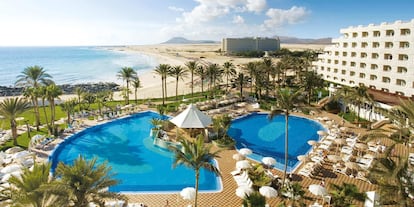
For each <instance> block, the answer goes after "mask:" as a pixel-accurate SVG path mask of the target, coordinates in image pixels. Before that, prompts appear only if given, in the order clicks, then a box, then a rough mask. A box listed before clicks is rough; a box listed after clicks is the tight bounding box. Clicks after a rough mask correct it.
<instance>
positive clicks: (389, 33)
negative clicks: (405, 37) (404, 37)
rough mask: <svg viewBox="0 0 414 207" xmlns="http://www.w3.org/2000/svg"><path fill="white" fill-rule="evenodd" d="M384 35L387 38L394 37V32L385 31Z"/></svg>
mask: <svg viewBox="0 0 414 207" xmlns="http://www.w3.org/2000/svg"><path fill="white" fill-rule="evenodd" d="M385 35H386V36H388V37H392V36H394V30H392V29H389V30H387V31H385Z"/></svg>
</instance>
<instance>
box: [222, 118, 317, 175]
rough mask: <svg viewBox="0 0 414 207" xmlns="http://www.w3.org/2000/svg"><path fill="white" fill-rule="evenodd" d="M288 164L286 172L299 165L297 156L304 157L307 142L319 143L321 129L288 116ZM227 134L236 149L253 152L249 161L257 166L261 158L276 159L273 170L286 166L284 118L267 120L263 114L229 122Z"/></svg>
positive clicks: (307, 149)
mask: <svg viewBox="0 0 414 207" xmlns="http://www.w3.org/2000/svg"><path fill="white" fill-rule="evenodd" d="M288 126H289V129H288V130H289V161H288V171H289V172H290V171H292V170H293V169H294V168H295V167H296V166H297V165H298V164H299V161H298V160H297V158H296V157H297V156H298V155H303V154H306V153H307V152H308V151H309V150H310V148H311V146H310V145H309V144H308V143H307V141H308V140H318V139H319V136H318V134H317V131H318V130H324V128H323V126H322V125H321V124H319V123H318V122H315V121H313V120H310V119H307V118H303V117H298V116H289V125H288ZM228 134H229V135H230V136H231V137H233V138H234V139H235V140H236V143H237V144H236V148H237V149H240V148H243V147H247V148H249V149H251V150H252V151H253V154H252V155H250V156H249V157H250V158H252V159H255V160H257V161H259V162H260V160H261V158H262V157H273V158H275V159H276V161H277V164H276V166H275V167H276V168H277V169H280V170H282V169H283V167H284V164H285V158H284V157H285V117H284V116H275V117H274V118H273V119H272V120H269V119H268V114H266V113H253V114H249V115H247V116H244V117H241V118H239V119H236V120H234V121H233V122H232V124H231V126H230V129H229V131H228Z"/></svg>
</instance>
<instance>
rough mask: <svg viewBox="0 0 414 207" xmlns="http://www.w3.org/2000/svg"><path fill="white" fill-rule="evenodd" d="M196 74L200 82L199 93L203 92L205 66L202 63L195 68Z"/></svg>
mask: <svg viewBox="0 0 414 207" xmlns="http://www.w3.org/2000/svg"><path fill="white" fill-rule="evenodd" d="M195 72H196V74H197V75H198V76H199V77H200V82H201V94H203V93H204V80H205V77H206V75H207V74H206V68H205V67H204V66H202V65H199V66H198V67H197V69H196V71H195Z"/></svg>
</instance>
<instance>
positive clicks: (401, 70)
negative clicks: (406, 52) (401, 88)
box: [397, 67, 407, 73]
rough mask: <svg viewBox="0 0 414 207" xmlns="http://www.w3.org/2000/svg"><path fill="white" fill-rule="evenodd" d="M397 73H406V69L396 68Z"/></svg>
mask: <svg viewBox="0 0 414 207" xmlns="http://www.w3.org/2000/svg"><path fill="white" fill-rule="evenodd" d="M397 72H398V73H407V68H406V67H398V68H397Z"/></svg>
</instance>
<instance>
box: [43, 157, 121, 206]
mask: <svg viewBox="0 0 414 207" xmlns="http://www.w3.org/2000/svg"><path fill="white" fill-rule="evenodd" d="M96 160H97V159H96V158H94V159H92V160H90V161H87V160H85V158H83V157H81V156H79V158H77V159H76V160H75V161H74V163H73V165H66V164H64V163H62V162H60V163H59V164H58V166H57V167H56V172H55V177H57V178H58V179H57V180H56V181H55V182H53V184H52V185H50V190H51V191H52V192H59V193H62V194H63V193H65V194H66V195H67V197H68V199H69V200H70V202H72V203H73V206H78V207H87V206H88V204H89V202H94V203H96V204H99V205H100V206H103V204H104V202H105V201H104V199H124V197H123V196H122V195H120V194H117V193H113V192H109V191H107V188H108V187H111V186H113V185H116V184H118V181H117V180H114V179H112V177H113V176H114V175H113V174H111V167H108V166H107V165H106V164H105V163H104V164H100V165H99V164H97V163H96Z"/></svg>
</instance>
